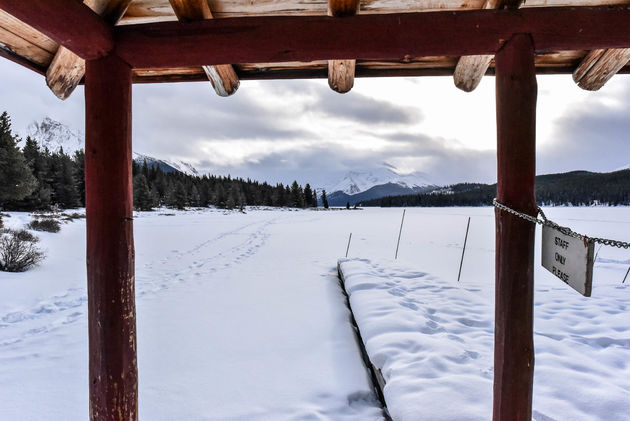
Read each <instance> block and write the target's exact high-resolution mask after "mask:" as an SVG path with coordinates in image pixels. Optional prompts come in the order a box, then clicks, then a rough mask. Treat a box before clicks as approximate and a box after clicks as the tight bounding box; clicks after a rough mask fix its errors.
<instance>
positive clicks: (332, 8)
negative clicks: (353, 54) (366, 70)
mask: <svg viewBox="0 0 630 421" xmlns="http://www.w3.org/2000/svg"><path fill="white" fill-rule="evenodd" d="M360 4H361V0H328V16H333V17H346V16H354V15H356V14H357V13H358V11H359V6H360ZM356 63H357V61H356V60H355V59H346V60H329V61H328V86H330V88H331V89H332V90H333V91H336V92H339V93H340V94H345V93H346V92H349V91H350V89H352V87H353V86H354V73H355V67H356Z"/></svg>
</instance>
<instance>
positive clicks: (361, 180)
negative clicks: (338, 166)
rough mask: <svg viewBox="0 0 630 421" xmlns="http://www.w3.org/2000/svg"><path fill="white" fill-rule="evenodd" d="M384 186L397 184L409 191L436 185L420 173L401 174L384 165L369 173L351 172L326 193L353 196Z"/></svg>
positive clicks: (332, 185)
mask: <svg viewBox="0 0 630 421" xmlns="http://www.w3.org/2000/svg"><path fill="white" fill-rule="evenodd" d="M383 184H397V185H399V186H401V187H403V188H409V189H414V188H424V187H427V186H433V185H434V184H433V183H431V182H430V181H429V180H428V178H427V177H426V175H425V174H422V173H419V172H414V173H411V174H399V173H398V172H397V169H396V167H394V166H392V165H389V164H383V166H382V167H380V168H376V169H373V170H369V171H349V172H348V173H346V174H345V175H344V177H343V178H342V179H341V180H339V181H337V182H336V183H333V184H330V185H329V186H327V187H326V191H327V192H330V193H334V192H337V191H341V192H343V193H346V194H349V195H353V194H357V193H361V192H364V191H366V190H369V189H371V188H372V187H374V186H380V185H383Z"/></svg>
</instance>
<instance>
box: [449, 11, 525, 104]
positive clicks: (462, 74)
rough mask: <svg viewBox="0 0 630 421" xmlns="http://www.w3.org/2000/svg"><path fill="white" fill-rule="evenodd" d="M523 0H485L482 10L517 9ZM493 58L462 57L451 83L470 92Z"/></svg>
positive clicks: (488, 55) (477, 83)
mask: <svg viewBox="0 0 630 421" xmlns="http://www.w3.org/2000/svg"><path fill="white" fill-rule="evenodd" d="M522 3H523V0H486V1H485V3H484V5H483V7H482V9H504V8H507V9H518V8H519V7H520V5H521V4H522ZM493 57H494V56H493V55H491V54H484V55H479V56H462V57H460V58H459V61H458V62H457V66H456V67H455V72H454V73H453V81H454V82H455V86H457V87H458V88H459V89H461V90H462V91H465V92H472V91H473V90H475V88H476V87H477V86H478V85H479V83H480V82H481V79H482V78H483V77H484V75H485V74H486V72H487V71H488V67H489V66H490V62H491V61H492V58H493Z"/></svg>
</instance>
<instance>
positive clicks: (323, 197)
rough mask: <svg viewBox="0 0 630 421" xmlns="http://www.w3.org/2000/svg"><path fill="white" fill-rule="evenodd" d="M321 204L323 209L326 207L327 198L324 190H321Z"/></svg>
mask: <svg viewBox="0 0 630 421" xmlns="http://www.w3.org/2000/svg"><path fill="white" fill-rule="evenodd" d="M322 205H324V209H328V199H327V198H326V190H322Z"/></svg>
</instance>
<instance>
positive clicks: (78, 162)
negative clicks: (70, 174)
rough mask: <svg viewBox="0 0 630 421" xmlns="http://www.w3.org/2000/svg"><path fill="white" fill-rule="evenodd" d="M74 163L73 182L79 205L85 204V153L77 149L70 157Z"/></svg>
mask: <svg viewBox="0 0 630 421" xmlns="http://www.w3.org/2000/svg"><path fill="white" fill-rule="evenodd" d="M72 163H73V165H74V184H75V186H76V190H77V194H78V201H79V205H80V206H85V153H84V152H83V149H79V150H78V151H76V152H75V153H74V157H73V158H72Z"/></svg>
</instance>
